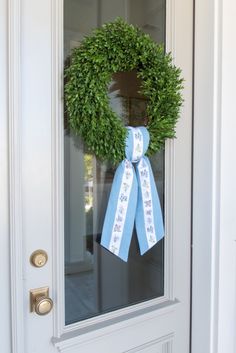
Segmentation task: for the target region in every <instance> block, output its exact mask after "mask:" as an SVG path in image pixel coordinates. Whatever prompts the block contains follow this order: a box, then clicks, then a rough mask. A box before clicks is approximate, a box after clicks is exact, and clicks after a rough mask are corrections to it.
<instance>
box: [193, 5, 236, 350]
mask: <svg viewBox="0 0 236 353" xmlns="http://www.w3.org/2000/svg"><path fill="white" fill-rule="evenodd" d="M195 4H196V16H195V18H196V25H195V97H194V101H195V108H194V116H195V118H194V121H195V124H194V125H195V126H194V131H195V133H194V188H193V197H194V199H193V200H194V201H193V216H194V217H193V317H192V322H193V323H192V352H193V353H197V352H199V351H204V352H210V353H223V352H226V351H227V352H229V353H233V352H235V346H236V342H235V326H236V316H235V305H236V299H235V298H236V296H235V294H236V293H235V292H236V286H235V285H236V283H235V265H236V264H235V226H236V224H235V222H236V220H235V201H236V198H235V195H236V190H235V178H236V167H235V165H236V164H235V162H236V161H235V153H234V151H235V149H236V146H235V144H236V142H235V141H236V140H235V129H236V124H235V116H236V110H235V84H234V83H235V80H236V70H235V60H236V47H235V44H234V41H233V35H234V33H235V30H236V23H235V13H236V5H235V3H234V2H232V1H227V0H226V1H223V0H215V1H208V2H205V1H203V0H196V2H195ZM203 14H204V16H203ZM203 53H204V55H203Z"/></svg>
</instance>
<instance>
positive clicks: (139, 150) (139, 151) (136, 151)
mask: <svg viewBox="0 0 236 353" xmlns="http://www.w3.org/2000/svg"><path fill="white" fill-rule="evenodd" d="M131 131H132V134H133V153H132V162H137V161H139V160H140V158H141V157H142V156H143V134H142V132H141V131H140V129H138V128H131Z"/></svg>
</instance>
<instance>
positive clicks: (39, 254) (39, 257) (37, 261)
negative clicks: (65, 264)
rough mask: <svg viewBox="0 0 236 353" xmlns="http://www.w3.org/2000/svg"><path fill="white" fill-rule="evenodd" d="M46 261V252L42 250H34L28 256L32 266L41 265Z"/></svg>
mask: <svg viewBox="0 0 236 353" xmlns="http://www.w3.org/2000/svg"><path fill="white" fill-rule="evenodd" d="M47 261H48V254H47V253H46V251H44V250H41V249H39V250H36V251H34V252H33V253H32V254H31V256H30V263H31V265H33V266H34V267H43V266H44V265H45V264H46V263H47Z"/></svg>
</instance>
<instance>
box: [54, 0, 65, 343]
mask: <svg viewBox="0 0 236 353" xmlns="http://www.w3.org/2000/svg"><path fill="white" fill-rule="evenodd" d="M51 14H52V17H51V24H52V29H51V33H52V79H51V82H52V88H51V101H52V239H53V245H52V249H53V250H52V251H53V253H52V258H53V265H52V266H53V289H54V294H53V296H54V298H55V299H54V300H55V304H56V305H55V309H54V311H53V323H54V336H55V337H60V335H61V333H62V332H63V328H64V323H65V304H64V303H65V290H64V288H65V285H64V280H65V279H64V207H63V205H64V193H63V190H64V155H63V151H64V129H63V126H64V125H63V124H64V123H63V119H64V116H63V112H64V109H63V102H62V97H63V73H64V60H63V59H64V55H63V0H52V11H51ZM58 294H60V295H58Z"/></svg>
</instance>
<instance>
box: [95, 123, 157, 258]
mask: <svg viewBox="0 0 236 353" xmlns="http://www.w3.org/2000/svg"><path fill="white" fill-rule="evenodd" d="M149 140H150V137H149V133H148V130H147V129H146V128H145V127H137V128H133V127H128V134H127V138H126V148H125V156H126V159H125V160H123V161H122V162H121V163H120V164H119V166H118V168H117V170H116V173H115V176H114V181H113V184H112V189H111V193H110V197H109V201H108V206H107V210H106V215H105V220H104V224H103V230H102V237H101V245H102V246H104V247H105V248H106V249H108V250H109V251H111V252H112V253H113V254H115V255H117V256H118V257H120V258H121V259H122V260H124V261H127V259H128V253H129V248H130V242H131V237H132V232H133V227H134V222H135V226H136V231H137V237H138V242H139V248H140V253H141V255H143V254H144V253H145V252H146V251H148V250H149V249H150V248H151V247H153V246H154V245H155V244H156V243H157V242H158V241H159V240H160V239H161V238H162V237H163V236H164V227H163V219H162V212H161V207H160V201H159V197H158V193H157V190H156V185H155V180H154V177H153V173H152V168H151V165H150V162H149V159H148V158H147V157H146V156H145V153H146V151H147V149H148V146H149Z"/></svg>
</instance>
